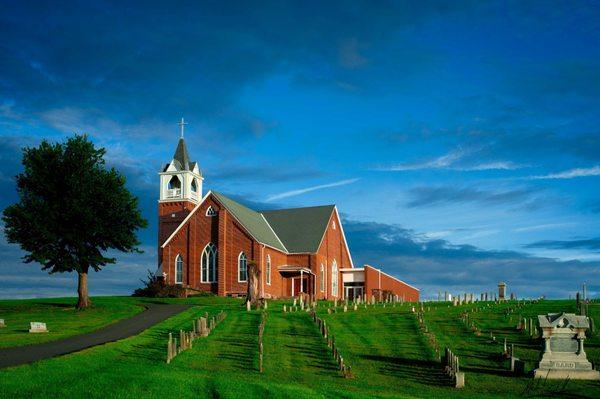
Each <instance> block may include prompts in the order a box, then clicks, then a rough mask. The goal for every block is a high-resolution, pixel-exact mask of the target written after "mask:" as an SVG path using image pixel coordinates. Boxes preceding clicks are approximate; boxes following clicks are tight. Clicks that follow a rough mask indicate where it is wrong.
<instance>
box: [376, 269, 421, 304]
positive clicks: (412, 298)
mask: <svg viewBox="0 0 600 399" xmlns="http://www.w3.org/2000/svg"><path fill="white" fill-rule="evenodd" d="M364 269H365V294H367V299H370V298H371V295H372V294H373V290H375V289H380V290H385V291H392V292H393V293H394V294H396V295H398V296H399V297H400V298H404V300H405V301H409V302H417V301H418V300H419V290H417V289H416V288H414V287H411V286H410V285H408V284H406V283H404V282H402V281H400V280H398V279H395V278H394V277H391V276H389V275H387V274H385V273H383V272H380V271H379V270H378V269H375V268H374V267H372V266H368V265H365V266H364ZM376 299H379V298H377V297H376Z"/></svg>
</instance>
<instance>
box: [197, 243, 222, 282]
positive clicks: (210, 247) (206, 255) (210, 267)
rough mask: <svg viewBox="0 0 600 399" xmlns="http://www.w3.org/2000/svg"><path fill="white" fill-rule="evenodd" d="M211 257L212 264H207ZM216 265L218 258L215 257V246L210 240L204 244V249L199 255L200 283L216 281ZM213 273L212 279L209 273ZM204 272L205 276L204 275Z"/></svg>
mask: <svg viewBox="0 0 600 399" xmlns="http://www.w3.org/2000/svg"><path fill="white" fill-rule="evenodd" d="M211 254H212V257H210V255H211ZM205 259H206V273H205V272H204V270H205V267H204V266H205V261H204V260H205ZM211 259H212V264H209V262H210V260H211ZM217 265H218V258H217V246H216V245H215V244H213V243H212V242H209V243H208V244H206V246H205V247H204V249H203V250H202V255H201V256H200V282H201V283H216V282H217V280H218V276H217V272H218V269H217ZM211 272H212V275H213V279H212V280H211V279H210V275H211ZM205 274H206V276H205Z"/></svg>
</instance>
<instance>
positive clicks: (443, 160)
mask: <svg viewBox="0 0 600 399" xmlns="http://www.w3.org/2000/svg"><path fill="white" fill-rule="evenodd" d="M473 152H476V151H474V150H472V149H471V150H466V149H463V148H461V147H459V148H457V149H455V150H453V151H450V152H449V153H447V154H445V155H442V156H440V157H437V158H434V159H430V160H425V161H419V162H411V163H402V164H396V165H391V166H384V167H380V168H377V169H376V170H378V171H383V172H403V171H411V170H424V169H447V170H456V171H461V172H470V171H481V170H514V169H519V168H523V167H525V166H526V165H520V164H517V163H515V162H512V161H490V162H481V163H471V164H469V163H468V162H461V161H464V160H465V157H467V156H468V155H471V154H472V153H473Z"/></svg>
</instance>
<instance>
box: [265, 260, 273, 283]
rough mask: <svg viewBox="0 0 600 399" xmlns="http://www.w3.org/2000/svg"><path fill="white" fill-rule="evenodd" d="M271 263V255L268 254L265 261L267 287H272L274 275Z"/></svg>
mask: <svg viewBox="0 0 600 399" xmlns="http://www.w3.org/2000/svg"><path fill="white" fill-rule="evenodd" d="M272 266H273V265H272V263H271V255H269V254H267V257H266V261H265V281H266V282H267V285H271V274H273V267H272Z"/></svg>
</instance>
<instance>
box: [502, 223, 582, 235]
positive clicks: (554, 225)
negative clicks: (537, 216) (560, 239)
mask: <svg viewBox="0 0 600 399" xmlns="http://www.w3.org/2000/svg"><path fill="white" fill-rule="evenodd" d="M575 224H576V223H546V224H538V225H534V226H524V227H518V228H516V229H514V230H513V231H514V232H516V233H524V232H529V231H539V230H550V229H556V228H559V227H566V226H573V225H575Z"/></svg>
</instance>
